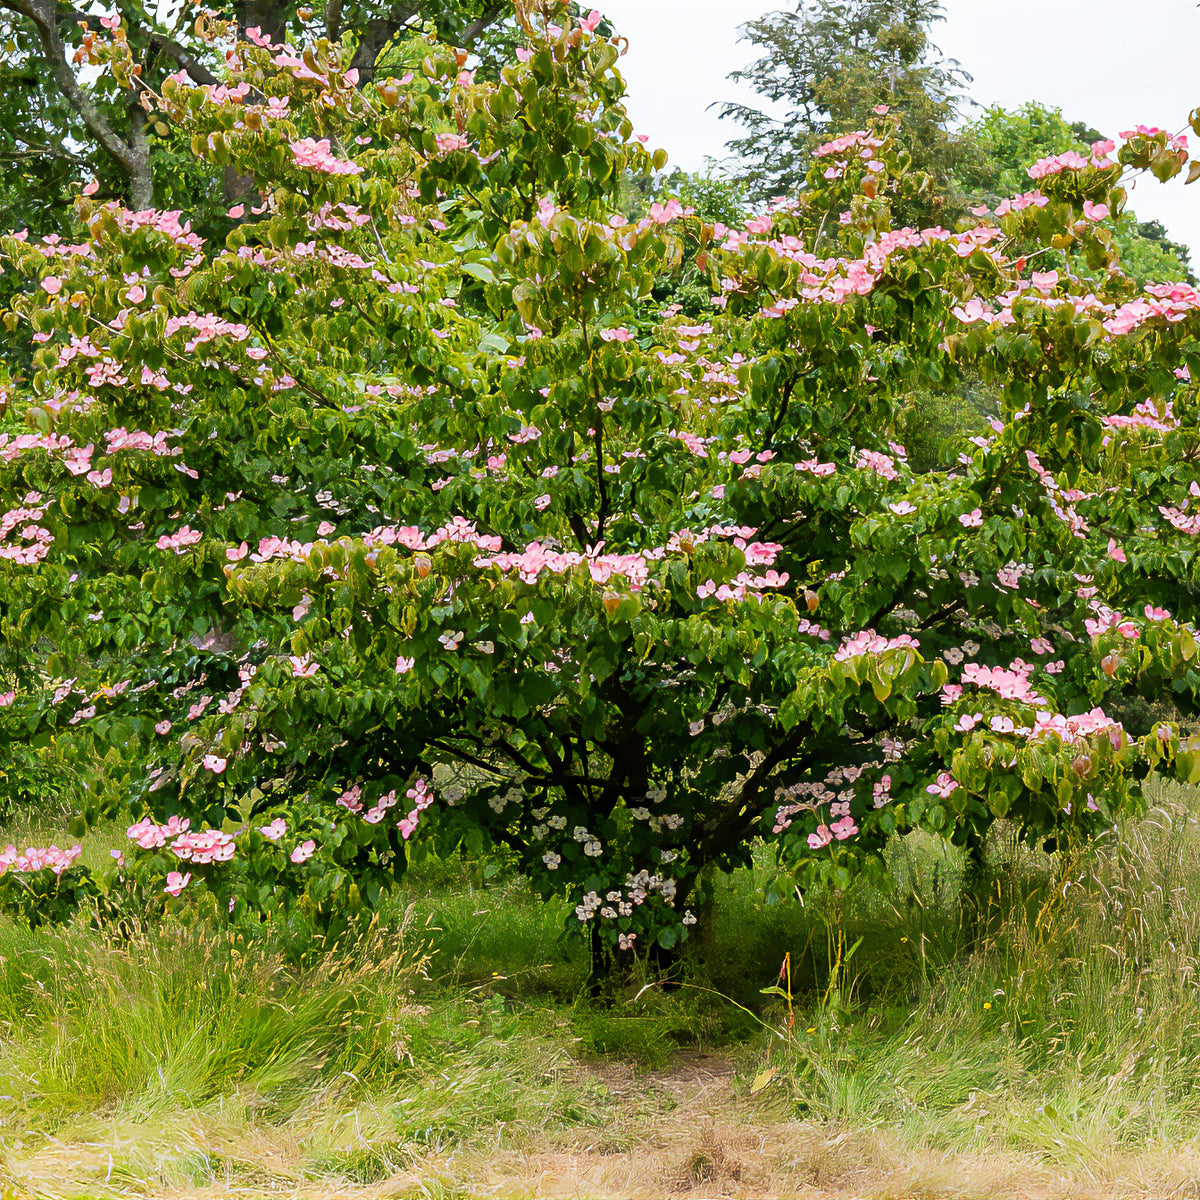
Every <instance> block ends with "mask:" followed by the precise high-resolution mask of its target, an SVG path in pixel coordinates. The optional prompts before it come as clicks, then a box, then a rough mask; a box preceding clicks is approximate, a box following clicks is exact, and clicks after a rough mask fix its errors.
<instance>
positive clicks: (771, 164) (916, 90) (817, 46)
mask: <svg viewBox="0 0 1200 1200" xmlns="http://www.w3.org/2000/svg"><path fill="white" fill-rule="evenodd" d="M941 19H942V5H941V3H940V0H799V3H797V5H796V7H795V8H794V9H791V10H786V11H781V12H776V13H770V14H768V15H766V16H764V17H761V18H759V19H758V20H755V21H750V22H748V23H747V24H746V25H745V26H743V30H744V32H743V40H744V41H748V42H750V43H751V44H752V45H754V46H756V47H759V48H761V49H762V51H763V54H762V57H761V58H759V59H758V61H757V62H755V63H754V64H752V65H751V66H749V67H747V68H746V69H745V70H741V71H735V72H733V74H732V75H731V76H730V78H732V79H735V80H738V81H740V82H744V83H749V84H750V85H751V87H753V88H754V90H755V91H756V92H758V93H759V94H760V95H762V96H763V97H764V98H765V99H767V100H769V101H770V102H771V105H772V106H773V107H774V108H775V109H780V108H782V109H783V110H784V112H783V114H782V115H781V116H776V115H774V114H773V113H772V112H770V111H763V110H759V109H755V108H752V107H751V106H750V105H747V104H737V103H727V104H723V105H722V106H721V110H720V111H721V115H722V116H723V117H728V118H730V119H732V120H735V121H737V122H738V123H739V124H741V125H744V126H745V127H746V129H747V132H746V134H745V135H744V136H743V137H740V138H735V139H733V140H732V141H731V142H730V143H729V148H730V149H731V150H732V151H734V152H735V154H736V155H737V156H738V159H739V166H740V169H741V170H742V172H743V173H744V178H745V181H746V184H747V186H748V188H749V190H750V193H751V195H752V196H753V197H754V198H755V199H756V200H758V201H760V202H761V201H765V200H768V199H769V198H770V197H772V196H776V195H793V194H794V193H795V192H796V191H797V190H798V189H799V188H800V187H801V185H802V184H803V181H804V178H805V174H806V172H807V169H808V162H809V155H810V154H811V152H812V150H813V149H814V148H815V147H816V146H817V145H818V144H820V143H821V142H824V141H828V140H829V139H830V138H831V137H832V136H833V135H834V134H836V133H841V132H845V131H846V130H849V129H860V128H862V127H863V126H864V125H865V124H866V122H867V120H868V117H869V115H870V114H871V112H872V110H873V109H875V108H876V107H877V106H879V105H887V106H888V107H889V108H891V109H892V110H893V111H894V112H896V113H898V114H899V115H900V117H901V119H902V121H903V126H904V139H905V143H906V146H907V149H908V151H909V153H910V154H911V156H912V169H913V171H914V173H915V174H916V175H917V176H918V177H919V175H920V174H921V173H924V174H927V175H928V176H929V177H930V182H929V184H928V186H927V187H923V188H920V189H919V190H917V191H915V192H914V194H913V195H911V196H910V197H909V199H908V200H907V208H906V209H903V210H898V211H897V212H896V214H895V215H896V219H897V220H898V221H900V222H901V223H911V224H914V225H916V226H918V227H925V226H929V225H935V224H939V223H941V224H946V225H949V224H952V223H953V220H954V219H955V217H956V216H957V215H958V213H959V211H960V207H959V205H958V203H957V200H956V198H955V197H954V194H953V185H954V179H955V175H954V172H955V170H956V169H957V168H958V166H959V165H960V164H961V163H962V162H963V161H964V159H965V158H967V157H968V156H969V153H970V143H969V142H966V141H964V140H963V139H962V138H961V137H959V136H957V135H956V134H954V133H953V132H952V131H951V125H952V123H953V121H954V119H955V117H956V115H957V113H958V109H959V105H960V103H961V101H962V98H963V97H962V88H963V87H964V86H965V85H966V84H967V83H969V82H970V76H969V75H968V74H967V73H966V72H965V71H963V70H962V68H961V67H959V66H958V64H957V63H955V62H954V61H952V60H949V59H945V58H943V57H942V56H941V52H940V51H939V50H938V48H937V46H936V45H934V43H933V41H932V39H931V36H930V28H931V26H932V25H933V23H934V22H936V21H938V20H941Z"/></svg>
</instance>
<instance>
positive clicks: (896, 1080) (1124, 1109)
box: [717, 786, 1200, 1169]
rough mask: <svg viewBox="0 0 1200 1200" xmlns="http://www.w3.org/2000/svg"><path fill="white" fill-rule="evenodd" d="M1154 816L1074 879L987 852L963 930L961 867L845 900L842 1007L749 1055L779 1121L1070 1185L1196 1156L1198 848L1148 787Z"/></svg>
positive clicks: (1087, 861)
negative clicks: (1018, 1165)
mask: <svg viewBox="0 0 1200 1200" xmlns="http://www.w3.org/2000/svg"><path fill="white" fill-rule="evenodd" d="M1155 799H1156V804H1155V807H1154V808H1153V809H1152V810H1151V811H1150V813H1149V814H1148V815H1147V816H1146V817H1145V818H1143V819H1141V820H1138V821H1136V822H1129V823H1128V824H1127V825H1125V826H1123V827H1122V828H1120V829H1116V830H1113V831H1112V832H1111V833H1110V834H1109V835H1107V836H1106V837H1104V838H1103V839H1101V840H1100V841H1099V842H1098V843H1096V844H1094V845H1093V846H1091V847H1089V848H1088V849H1087V850H1086V851H1085V852H1083V853H1081V854H1079V855H1078V856H1077V857H1075V858H1072V859H1066V860H1064V859H1062V858H1051V857H1050V856H1048V855H1044V854H1040V853H1034V852H1032V851H1029V850H1027V849H1024V848H1020V847H1017V846H1016V844H1015V841H1013V840H1007V839H1001V841H1000V843H999V844H997V845H995V846H993V848H992V851H993V853H992V861H991V863H990V868H991V869H990V887H989V888H988V890H987V891H986V893H985V894H984V895H983V896H981V897H975V898H973V899H969V900H968V901H967V903H973V904H975V905H978V906H979V907H980V908H981V911H979V912H976V913H970V914H968V916H969V918H970V919H968V920H964V918H963V908H962V897H961V896H960V894H959V893H958V891H957V884H958V882H959V880H960V878H961V863H957V864H956V863H954V862H953V861H950V862H945V861H942V862H939V861H936V860H935V859H934V858H933V857H932V852H930V851H928V850H926V852H925V853H924V855H923V856H922V855H921V854H920V853H916V854H915V859H916V861H915V862H910V864H909V865H910V868H911V870H912V874H911V875H910V883H911V884H912V890H911V892H910V893H909V895H908V896H904V895H903V894H902V893H901V892H900V891H898V890H896V891H892V892H891V893H889V894H887V895H881V894H879V893H868V892H866V890H865V889H864V891H863V893H862V894H861V895H856V896H852V897H849V898H848V899H847V902H846V903H845V904H844V905H843V907H842V909H841V913H842V920H843V921H844V922H845V924H846V926H847V930H846V936H847V938H848V939H850V940H852V941H853V940H857V939H859V938H860V937H861V938H862V939H863V942H862V945H861V947H860V950H859V953H858V954H857V955H856V956H855V958H854V959H853V961H852V963H851V964H850V967H849V970H848V973H847V975H848V978H847V985H848V986H847V988H846V990H845V991H844V992H843V993H842V995H841V1003H840V1004H838V1005H836V1006H831V1005H823V1004H822V1003H821V1000H822V996H823V993H822V992H820V991H819V990H814V989H812V988H811V987H810V988H809V989H808V990H804V989H801V991H800V994H799V995H798V996H796V997H795V998H794V1012H795V1017H794V1024H793V1026H792V1028H791V1029H790V1030H786V1032H783V1035H782V1036H780V1034H779V1033H776V1032H773V1033H772V1035H771V1036H770V1037H767V1038H764V1040H763V1042H762V1046H761V1049H760V1059H761V1061H763V1062H770V1063H772V1064H775V1065H777V1066H778V1067H779V1068H781V1070H780V1081H781V1086H782V1087H785V1088H786V1089H787V1091H788V1094H789V1096H790V1098H791V1101H792V1104H793V1106H794V1110H795V1111H796V1112H798V1113H801V1114H804V1115H806V1116H810V1117H816V1118H819V1119H821V1120H824V1121H831V1122H837V1123H839V1124H850V1125H864V1124H866V1125H875V1126H886V1127H889V1128H892V1129H896V1130H900V1131H902V1132H903V1133H904V1135H905V1136H906V1137H909V1138H911V1139H913V1140H915V1141H919V1142H920V1143H922V1144H924V1145H928V1146H932V1147H937V1148H943V1149H947V1150H958V1151H962V1150H967V1149H980V1148H982V1147H985V1146H994V1145H996V1144H1004V1145H1010V1146H1020V1147H1024V1148H1028V1149H1036V1150H1038V1151H1039V1152H1041V1153H1043V1154H1045V1155H1049V1156H1050V1157H1052V1158H1053V1159H1055V1160H1056V1161H1057V1160H1061V1162H1062V1163H1063V1165H1065V1166H1070V1167H1076V1168H1080V1169H1086V1168H1090V1166H1092V1165H1094V1164H1095V1163H1098V1162H1101V1161H1103V1160H1104V1159H1105V1156H1107V1155H1108V1154H1110V1153H1111V1152H1112V1151H1113V1149H1114V1148H1119V1147H1132V1146H1145V1145H1148V1144H1167V1143H1176V1144H1178V1143H1181V1142H1186V1141H1189V1140H1190V1139H1191V1138H1193V1137H1194V1136H1195V1133H1196V1130H1197V1128H1198V1127H1200V994H1198V992H1197V987H1196V984H1197V972H1198V969H1200V903H1198V902H1197V899H1196V898H1197V897H1200V828H1198V825H1197V815H1196V797H1195V796H1194V794H1192V793H1190V792H1189V791H1187V790H1185V789H1182V788H1175V787H1172V786H1163V787H1160V788H1159V789H1158V791H1157V794H1156V797H1155ZM898 852H899V853H905V854H912V853H913V848H912V847H911V846H910V847H905V848H898ZM922 857H923V859H924V861H921V860H922ZM743 882H744V881H743ZM734 886H735V887H736V886H737V885H736V884H735V885H734ZM922 893H924V894H922ZM745 903H746V897H745V895H744V894H743V895H742V896H741V898H740V904H741V905H743V906H744V905H745ZM736 908H737V904H735V905H733V906H732V909H733V910H736ZM829 916H830V914H829V910H828V909H826V910H825V913H824V917H825V919H829ZM725 919H726V920H730V919H735V911H730V910H729V909H727V911H726V918H725ZM790 919H791V920H792V921H793V922H795V926H794V928H792V929H791V930H788V931H787V932H786V933H785V934H784V936H783V940H781V941H778V942H776V945H778V946H780V947H781V948H788V949H791V950H792V951H793V953H794V954H795V956H796V958H797V959H799V960H801V961H803V957H804V952H805V947H806V946H807V947H808V949H809V963H810V967H811V969H812V971H813V975H814V977H819V976H820V972H821V970H822V969H826V970H827V969H828V966H829V964H828V962H827V961H823V960H822V957H821V953H820V950H819V949H818V950H817V952H816V953H815V955H814V954H813V952H812V950H813V944H814V942H819V944H820V946H823V945H824V939H823V938H820V939H817V938H815V937H814V932H815V931H814V928H813V926H812V924H811V923H810V922H805V921H803V920H801V919H799V910H798V909H793V910H792V912H791V914H790ZM782 920H783V919H782V918H781V921H782ZM747 926H748V923H747V922H745V921H744V920H743V921H742V922H741V925H740V927H741V928H742V929H745V928H747ZM780 932H781V930H780V929H776V930H774V936H776V937H778V936H779V934H780ZM717 936H718V937H719V936H720V934H718V935H717ZM776 956H777V957H778V952H777V955H776ZM724 961H725V963H726V968H725V969H726V970H728V969H729V968H730V966H731V965H732V964H735V963H736V961H737V960H736V959H735V958H731V957H730V956H726V958H725V960H724ZM743 961H744V960H743ZM881 968H884V969H882V970H881ZM771 982H773V981H771ZM779 1004H780V1002H779V1001H778V1000H777V1001H776V1011H775V1012H774V1013H772V1014H771V1016H772V1021H773V1023H774V1025H775V1026H776V1029H777V1030H779V1031H783V1026H784V1013H783V1012H782V1011H780V1008H779Z"/></svg>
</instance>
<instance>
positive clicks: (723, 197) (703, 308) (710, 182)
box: [621, 163, 750, 319]
mask: <svg viewBox="0 0 1200 1200" xmlns="http://www.w3.org/2000/svg"><path fill="white" fill-rule="evenodd" d="M709 168H710V169H709V170H708V171H707V172H702V171H695V172H687V171H682V170H680V169H679V168H676V169H675V170H673V171H671V172H669V173H667V174H665V175H643V176H636V175H630V174H627V175H626V177H625V179H624V180H623V184H624V188H623V193H622V196H621V211H622V212H623V213H624V214H625V215H626V216H627V217H629V219H630V220H634V221H637V220H641V219H642V218H644V217H646V216H647V215H648V214H649V212H650V206H651V204H654V203H657V204H659V205H666V204H669V203H670V202H671V201H672V200H674V201H675V202H676V203H677V204H680V205H682V206H683V208H684V211H685V212H687V213H688V215H690V216H694V217H695V218H696V219H697V220H696V223H695V225H694V226H692V227H691V228H689V229H685V231H684V233H683V238H682V253H681V255H680V259H679V262H678V263H677V264H676V265H675V266H674V267H670V268H668V269H664V270H663V271H661V272H660V273H659V275H658V277H657V278H656V279H655V281H654V286H653V288H652V289H651V295H652V296H653V298H654V300H655V301H657V302H658V303H659V304H660V305H661V306H662V308H663V310H664V311H665V310H666V309H668V308H671V307H672V306H673V305H674V306H677V311H678V312H681V313H683V315H684V316H686V317H692V318H697V319H703V318H704V317H706V316H707V315H708V314H709V313H710V312H711V311H712V286H711V284H710V282H709V278H708V272H707V271H706V270H704V269H703V268H702V267H701V266H700V264H699V262H698V261H697V257H698V255H699V254H700V253H701V252H702V251H703V250H704V248H705V245H706V243H705V242H704V241H702V240H701V238H700V237H699V236H698V235H699V233H700V231H702V230H703V229H704V228H705V227H706V226H710V225H717V224H721V225H728V226H730V227H732V228H738V227H739V226H741V224H742V223H743V222H744V221H745V219H746V218H747V216H749V215H750V209H749V208H748V206H747V201H746V194H745V189H744V188H743V187H742V185H741V184H740V183H739V182H738V181H737V180H735V179H731V178H729V177H728V176H725V175H722V174H719V173H717V172H716V171H715V169H712V164H711V163H710V164H709ZM693 229H694V232H693V231H692V230H693Z"/></svg>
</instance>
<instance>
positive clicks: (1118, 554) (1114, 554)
mask: <svg viewBox="0 0 1200 1200" xmlns="http://www.w3.org/2000/svg"><path fill="white" fill-rule="evenodd" d="M1108 557H1109V558H1111V559H1112V560H1113V561H1114V562H1125V561H1127V560H1126V558H1125V551H1124V550H1122V549H1121V547H1120V546H1118V545H1117V543H1116V540H1115V539H1114V538H1109V539H1108Z"/></svg>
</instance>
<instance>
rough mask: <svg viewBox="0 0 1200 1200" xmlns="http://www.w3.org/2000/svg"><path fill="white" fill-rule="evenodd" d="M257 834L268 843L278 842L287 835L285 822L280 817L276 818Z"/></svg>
mask: <svg viewBox="0 0 1200 1200" xmlns="http://www.w3.org/2000/svg"><path fill="white" fill-rule="evenodd" d="M258 832H259V833H261V834H262V835H263V837H265V838H266V839H267V840H268V841H272V842H275V841H278V840H279V839H280V838H281V837H283V835H284V834H285V833H287V822H286V821H285V820H284V819H283V818H282V817H276V818H275V820H273V821H272V822H271V823H270V824H269V825H263V826H262V827H261V828H260V829H259V831H258ZM310 844H311V843H310Z"/></svg>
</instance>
